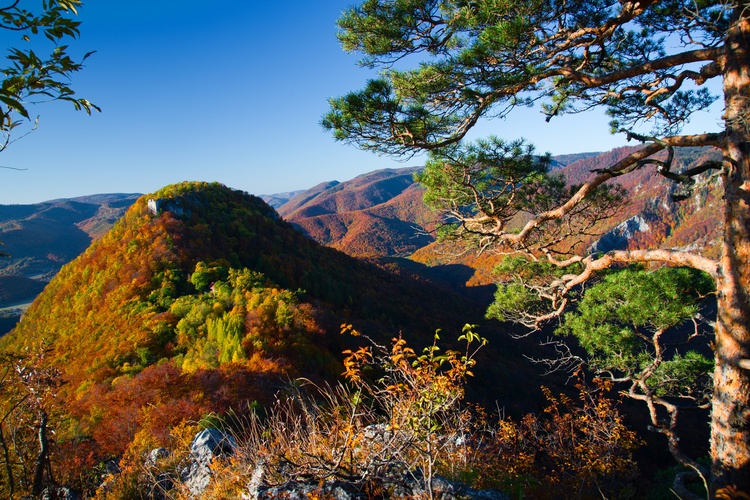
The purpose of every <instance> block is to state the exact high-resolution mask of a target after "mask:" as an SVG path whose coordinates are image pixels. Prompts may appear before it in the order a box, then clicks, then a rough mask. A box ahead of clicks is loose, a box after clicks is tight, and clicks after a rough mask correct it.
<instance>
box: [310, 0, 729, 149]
mask: <svg viewBox="0 0 750 500" xmlns="http://www.w3.org/2000/svg"><path fill="white" fill-rule="evenodd" d="M629 9H630V7H629V6H626V5H625V4H621V3H618V2H609V1H605V0H597V1H591V2H581V1H576V2H563V3H554V2H553V3H550V2H541V1H539V0H523V1H512V2H511V1H497V0H478V1H472V2H466V1H463V0H414V1H406V0H380V1H377V0H367V1H363V2H361V3H360V4H359V5H357V6H354V7H352V8H350V9H348V10H347V11H346V12H345V13H344V14H343V16H342V17H341V19H340V20H339V27H340V29H341V31H340V33H339V39H340V41H341V43H342V46H343V47H344V49H345V50H347V51H350V52H359V53H361V54H362V55H363V59H362V61H361V62H362V64H363V65H366V66H370V67H376V68H382V69H383V71H382V72H381V76H380V77H379V78H377V79H374V80H370V81H369V82H368V83H367V84H366V86H365V87H364V89H363V90H361V91H358V92H352V93H349V94H347V95H345V96H343V97H340V98H336V99H332V100H331V101H330V104H331V110H330V112H329V113H328V114H327V115H326V116H325V118H324V120H323V126H324V127H325V128H327V129H329V130H331V131H332V132H333V135H334V137H335V138H336V139H339V140H344V141H347V142H351V143H354V144H356V145H358V146H359V147H362V148H363V149H372V150H376V151H379V152H385V153H388V154H410V153H411V152H412V151H413V150H414V149H426V150H430V149H434V148H436V147H442V146H447V145H450V144H452V143H455V142H456V141H457V140H460V139H461V138H462V137H463V136H464V135H465V134H466V133H467V131H468V130H469V129H470V128H471V127H472V126H473V125H474V124H475V123H476V121H477V120H478V119H479V118H480V117H483V116H500V117H504V116H506V115H507V114H508V113H509V112H510V111H512V110H513V108H515V107H516V106H519V105H531V104H533V103H535V102H537V101H541V104H542V110H543V111H544V113H545V114H546V115H547V117H548V118H552V117H554V116H557V115H560V114H564V113H575V112H579V111H581V110H585V109H588V108H590V107H592V106H603V107H606V108H607V109H608V110H609V114H610V116H612V118H613V121H612V126H613V128H615V129H617V130H619V129H621V128H627V129H632V128H633V127H635V126H637V125H638V124H640V123H641V122H642V121H644V120H646V119H650V120H652V121H653V123H655V127H654V128H655V133H659V132H661V133H672V132H674V131H676V130H678V129H679V127H680V126H681V125H682V124H684V123H685V122H686V121H687V120H688V119H689V117H690V116H691V114H692V113H694V112H695V111H697V110H700V109H705V108H706V107H707V106H708V105H710V104H711V103H712V102H713V101H714V100H715V97H713V96H711V95H710V93H709V92H708V91H706V90H705V89H702V88H698V89H691V88H686V87H685V86H683V85H682V84H678V85H675V86H669V85H668V84H667V83H666V82H665V81H664V80H663V79H662V78H661V73H660V72H659V71H654V72H652V73H649V72H647V71H645V70H643V69H642V68H641V66H642V64H643V62H644V61H653V60H655V59H660V58H662V57H664V55H665V54H666V52H667V50H666V47H665V39H668V38H669V36H670V35H672V34H674V33H680V34H683V35H685V36H684V37H682V38H680V42H681V43H682V46H683V48H685V47H687V48H686V50H689V47H691V46H695V47H701V48H702V47H703V46H704V45H702V44H703V43H707V44H714V45H715V44H717V43H718V42H719V41H720V40H721V38H722V36H723V34H724V32H723V31H722V30H723V29H726V27H727V26H728V20H729V17H730V13H731V8H727V7H726V6H723V5H720V4H718V3H717V2H705V3H702V4H699V5H698V6H696V7H693V3H692V2H686V1H670V2H656V3H654V4H653V5H651V6H650V8H645V9H642V11H640V10H638V12H637V15H634V16H633V15H630V12H629ZM675 12H683V13H684V16H683V17H677V16H676V15H675V14H674V13H675ZM586 30H589V31H587V32H590V36H580V33H582V32H583V31H586ZM409 61H413V64H412V65H411V66H410V65H409ZM396 62H398V63H399V64H398V65H395V63H396ZM396 68H398V69H396ZM574 68H575V69H574ZM608 74H614V75H615V76H616V78H615V77H613V78H598V77H599V76H601V75H608ZM702 83H703V82H701V84H702Z"/></svg>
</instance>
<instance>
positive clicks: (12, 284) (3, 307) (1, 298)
mask: <svg viewBox="0 0 750 500" xmlns="http://www.w3.org/2000/svg"><path fill="white" fill-rule="evenodd" d="M138 196H139V195H136V194H99V195H92V196H82V197H79V198H71V199H59V200H51V201H46V202H43V203H36V204H32V205H0V242H2V247H0V248H1V250H2V252H4V253H7V254H9V255H10V256H9V257H3V258H0V336H1V335H4V334H5V333H7V332H8V331H10V329H11V328H13V326H15V324H16V323H17V322H18V320H19V319H20V317H21V314H22V312H23V308H24V307H25V305H26V304H29V303H31V301H32V300H34V297H36V296H37V295H38V294H39V292H41V291H42V289H44V286H45V285H46V284H47V282H48V281H49V280H50V279H51V278H52V277H53V276H54V275H55V274H56V273H57V272H58V271H59V270H60V267H62V265H63V264H65V263H67V262H69V261H70V260H72V259H74V258H75V257H77V256H78V255H80V254H81V253H82V252H83V251H84V250H86V248H87V247H88V246H89V245H90V244H91V241H92V240H94V239H96V238H98V237H100V236H101V235H102V234H104V233H105V232H106V231H107V230H109V228H110V227H112V225H113V224H114V223H115V221H117V220H118V219H119V218H120V217H122V215H123V214H124V213H125V210H126V209H127V208H128V207H129V206H130V205H131V204H132V203H133V202H134V201H135V200H136V198H137V197H138ZM15 306H20V307H19V308H17V307H15Z"/></svg>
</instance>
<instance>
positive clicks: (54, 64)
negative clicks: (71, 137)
mask: <svg viewBox="0 0 750 500" xmlns="http://www.w3.org/2000/svg"><path fill="white" fill-rule="evenodd" d="M81 5H82V2H81V1H79V0H53V1H49V2H42V6H41V9H40V10H37V11H36V12H35V11H31V10H27V9H25V8H24V7H22V6H21V5H19V2H13V3H12V4H11V5H8V6H6V7H4V8H3V9H2V10H0V29H2V30H7V31H10V32H16V33H19V34H20V44H21V45H20V46H19V47H11V48H10V50H9V51H8V55H7V56H6V64H5V66H4V67H3V68H1V69H0V72H2V74H3V81H2V84H1V85H0V132H1V133H2V136H3V140H2V141H0V151H1V150H3V149H5V147H7V146H8V144H9V143H10V134H11V131H12V130H13V129H15V128H16V127H18V126H19V125H20V121H19V120H18V119H17V118H16V117H17V116H20V117H22V118H25V119H26V120H31V115H30V112H29V106H30V105H33V104H37V103H41V102H48V101H50V100H60V101H66V102H69V103H71V104H72V105H73V106H74V108H75V109H76V110H83V111H86V112H87V113H89V114H91V112H92V110H97V111H98V110H99V108H98V107H97V106H95V105H94V104H92V103H90V102H89V101H87V100H86V99H82V98H78V97H76V96H75V92H74V91H73V89H72V88H70V86H69V79H70V77H71V76H72V75H73V74H74V73H76V72H78V71H80V70H81V69H83V61H85V60H86V59H87V58H88V57H89V56H90V55H91V54H92V53H91V52H89V53H88V54H86V55H84V56H83V58H82V59H81V61H80V62H76V61H74V60H73V59H72V58H71V57H70V56H69V55H68V45H67V44H66V42H67V41H68V40H70V39H75V38H77V37H78V36H79V34H80V31H79V26H80V24H81V23H80V22H79V21H75V20H74V19H73V17H72V16H75V15H76V14H77V8H78V7H80V6H81ZM43 39H46V40H48V41H49V42H50V46H51V49H50V53H49V55H47V56H41V55H39V53H40V50H39V49H40V48H41V46H42V45H41V43H42V42H43Z"/></svg>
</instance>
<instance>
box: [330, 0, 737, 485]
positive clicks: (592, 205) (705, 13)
mask: <svg viewBox="0 0 750 500" xmlns="http://www.w3.org/2000/svg"><path fill="white" fill-rule="evenodd" d="M339 26H340V28H341V31H340V33H339V38H340V40H341V42H342V44H343V46H344V48H345V49H346V50H348V51H354V52H360V53H362V54H364V58H363V60H362V63H363V64H364V65H367V66H370V67H375V68H379V69H381V73H380V76H379V77H378V78H375V79H373V80H370V81H369V82H367V84H366V86H365V87H364V89H363V90H361V91H357V92H352V93H350V94H348V95H345V96H343V97H340V98H336V99H332V100H331V110H330V111H329V113H328V114H327V115H326V117H325V118H324V119H323V126H324V127H325V128H328V129H330V130H331V131H332V132H333V134H334V137H336V138H337V139H339V140H342V141H346V142H349V143H352V144H355V145H357V146H359V147H361V148H364V149H368V150H373V151H376V152H379V153H385V154H392V155H397V156H403V155H406V156H408V155H412V154H415V153H418V152H421V151H429V152H431V161H430V162H429V164H428V168H427V170H426V172H425V174H424V175H423V176H422V179H421V180H422V181H423V182H424V183H425V184H426V185H427V187H428V194H427V197H428V201H431V202H432V203H433V205H435V206H438V207H440V208H441V209H442V210H444V211H445V212H446V214H448V215H449V216H450V217H451V218H452V222H453V224H452V225H451V226H452V229H453V230H454V231H457V232H458V233H460V234H463V235H466V236H469V237H471V238H474V239H475V240H476V241H477V242H478V243H479V244H480V245H482V246H483V247H490V246H495V245H505V246H506V247H511V248H514V249H516V250H518V251H522V252H527V253H529V254H531V255H532V256H533V258H534V259H536V260H537V261H540V260H543V261H544V262H546V264H547V265H548V266H551V267H552V268H561V269H565V270H564V271H561V272H559V273H553V272H548V274H547V276H549V281H548V282H547V284H546V286H543V284H542V283H541V282H536V283H535V284H534V287H535V289H536V290H537V291H541V293H543V294H547V295H548V297H549V300H548V301H547V306H548V307H547V309H546V310H545V309H538V310H535V311H532V313H531V315H530V316H526V318H527V322H528V323H529V324H532V325H537V326H538V325H540V324H541V323H543V322H544V321H545V320H549V319H552V318H554V317H558V316H559V315H561V314H562V312H563V311H564V310H565V307H566V305H568V303H569V302H570V300H571V297H572V292H573V291H575V290H576V289H577V287H578V286H579V285H580V284H582V283H584V282H585V281H587V280H588V279H590V278H591V277H592V276H594V275H595V273H597V272H598V271H601V270H604V269H607V268H610V267H612V266H615V265H619V264H623V263H634V262H640V263H651V262H660V263H667V264H671V265H679V266H687V267H692V268H694V269H698V270H701V271H704V272H706V273H707V274H708V275H710V276H711V277H712V278H713V280H714V282H715V285H716V290H717V302H718V318H717V322H716V328H715V340H714V345H715V369H714V378H713V387H714V389H713V391H714V392H713V397H712V416H711V460H712V485H713V486H712V488H713V489H717V488H720V487H723V486H726V485H735V486H736V487H738V488H740V489H741V490H743V491H745V492H750V196H749V195H748V186H750V146H748V145H749V144H750V112H749V110H750V107H749V106H748V96H750V53H749V52H748V50H749V46H750V43H749V42H750V2H747V1H738V0H730V1H726V0H713V1H712V0H698V1H695V0H637V1H636V0H634V1H630V0H619V1H615V0H585V1H584V0H565V1H557V0H365V1H363V2H361V4H360V5H358V6H356V7H353V8H351V9H349V10H348V11H346V12H345V13H344V15H343V17H342V18H341V19H340V21H339ZM410 58H411V59H414V60H416V63H415V64H414V65H413V66H412V67H411V69H410V68H408V62H407V61H408V60H409V59H410ZM404 68H406V69H404ZM714 81H715V82H717V83H720V85H721V89H722V90H721V92H722V94H723V102H724V115H723V116H722V120H723V129H722V130H720V131H718V132H711V131H706V133H701V134H694V135H681V133H680V131H681V129H682V126H683V125H684V124H685V123H686V122H687V121H688V120H689V119H690V117H691V116H692V115H693V114H694V113H695V112H696V111H699V110H703V109H705V108H707V107H708V106H709V105H710V104H711V103H712V102H714V100H715V99H716V97H715V96H712V95H711V92H710V91H709V90H708V86H709V84H710V83H711V82H714ZM537 104H538V105H540V106H541V108H542V111H543V113H544V114H545V115H546V118H547V120H550V119H557V118H559V117H562V115H565V114H569V113H578V112H583V111H586V110H589V109H591V108H603V109H606V111H607V113H608V114H609V116H610V117H611V118H612V121H611V125H612V129H613V131H615V132H618V133H623V134H626V135H627V136H628V138H631V139H636V140H638V141H641V142H642V143H643V147H642V148H640V149H639V150H638V151H636V152H634V153H632V154H630V155H629V156H627V157H626V158H624V159H622V160H620V161H619V162H617V163H615V164H613V165H611V166H610V167H609V168H605V169H602V170H599V171H597V172H593V173H592V176H591V179H590V180H589V181H588V182H586V183H585V184H583V185H582V186H580V187H578V188H576V189H574V190H572V191H571V190H566V188H565V184H564V182H561V181H560V179H557V178H555V177H554V176H550V175H549V173H548V172H547V164H546V163H547V162H548V159H547V158H546V157H541V158H539V157H537V156H535V155H534V154H533V149H532V148H530V147H529V146H528V145H526V144H524V143H523V142H508V141H502V140H499V139H494V138H493V139H490V140H486V141H479V142H477V143H475V144H465V143H463V142H462V140H463V138H464V137H465V135H466V134H467V133H468V132H469V131H470V130H471V129H472V127H474V126H475V125H476V123H477V122H478V120H480V119H481V118H485V117H498V116H499V117H506V116H507V117H510V118H512V116H513V114H512V112H513V110H514V109H515V108H516V107H518V106H526V105H529V106H532V105H537ZM582 133H583V134H585V131H582ZM680 146H713V147H715V148H718V149H719V150H721V153H722V156H723V159H722V160H721V161H718V162H708V163H705V164H703V165H700V166H698V167H695V168H692V169H689V170H686V171H675V170H673V165H672V158H673V153H674V148H676V147H680ZM660 152H665V153H666V157H659V158H655V157H654V155H655V154H657V153H660ZM644 168H654V173H655V175H661V176H664V177H665V178H667V179H669V180H671V181H673V182H674V183H675V184H676V185H677V187H678V188H679V190H678V196H677V198H684V197H685V196H689V193H690V190H691V188H692V187H693V186H694V185H695V183H696V180H697V179H701V178H702V177H705V176H706V175H710V174H718V175H719V176H720V179H721V184H722V187H721V189H722V190H723V193H722V194H723V201H722V206H721V221H722V222H723V242H722V255H721V258H720V259H719V260H711V259H708V258H705V257H703V256H701V255H699V254H697V253H695V252H690V251H681V250H680V251H678V250H673V249H667V248H654V249H649V250H632V251H612V252H609V253H606V254H604V255H583V254H573V255H570V254H568V255H565V253H564V252H563V253H558V252H560V251H561V250H560V247H559V246H556V245H558V244H559V243H560V242H562V241H564V240H565V238H566V237H569V236H575V235H576V234H577V233H578V232H580V231H585V230H587V228H590V227H592V226H593V225H594V224H595V223H596V218H597V217H601V216H602V214H603V213H606V211H607V210H612V209H613V207H615V205H614V203H616V202H617V200H618V197H620V196H621V195H622V193H619V192H615V191H613V190H612V189H606V188H604V187H603V186H604V183H605V182H607V181H608V180H610V179H614V178H616V177H619V176H622V175H627V174H629V173H631V172H634V171H636V170H639V169H644ZM519 214H520V215H521V216H523V217H524V224H523V225H522V226H520V227H519V226H514V225H513V222H514V221H518V220H519V218H518V217H516V216H517V215H519ZM535 279H538V278H535ZM526 297H527V298H528V295H526ZM530 303H531V304H532V305H533V304H538V301H530Z"/></svg>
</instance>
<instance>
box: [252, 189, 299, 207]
mask: <svg viewBox="0 0 750 500" xmlns="http://www.w3.org/2000/svg"><path fill="white" fill-rule="evenodd" d="M304 192H305V191H304V190H298V191H289V192H287V193H275V194H262V195H260V198H261V199H262V200H263V201H265V202H266V203H268V204H269V205H271V206H272V207H273V208H279V207H280V206H282V205H283V204H285V203H287V202H288V201H289V200H291V199H292V198H294V197H296V196H298V195H300V194H302V193H304Z"/></svg>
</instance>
